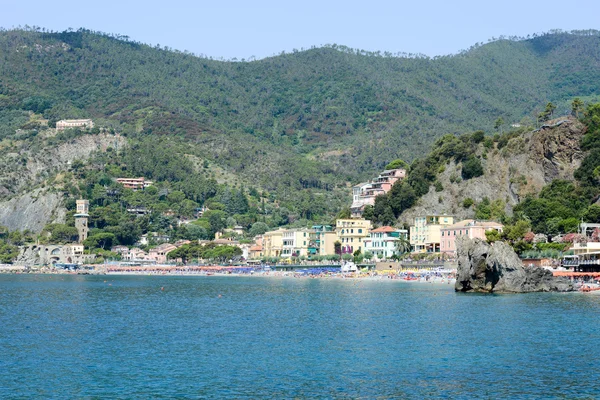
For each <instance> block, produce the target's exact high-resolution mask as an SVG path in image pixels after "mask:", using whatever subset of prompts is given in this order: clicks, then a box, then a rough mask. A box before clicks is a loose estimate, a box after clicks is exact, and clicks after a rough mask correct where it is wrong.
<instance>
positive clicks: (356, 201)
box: [350, 168, 406, 218]
mask: <svg viewBox="0 0 600 400" xmlns="http://www.w3.org/2000/svg"><path fill="white" fill-rule="evenodd" d="M405 177H406V170H405V169H403V168H397V169H386V170H385V171H383V172H382V173H381V174H379V176H378V177H377V178H375V179H374V180H373V181H371V182H365V183H361V184H358V185H356V186H353V187H352V205H351V206H350V211H351V212H352V217H353V218H360V217H361V216H362V213H363V211H364V209H365V206H366V205H373V204H375V197H377V196H379V195H382V194H386V193H387V192H389V191H390V190H391V189H392V186H394V183H396V182H397V181H398V180H401V179H404V178H405Z"/></svg>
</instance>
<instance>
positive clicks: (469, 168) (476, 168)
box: [461, 156, 483, 180]
mask: <svg viewBox="0 0 600 400" xmlns="http://www.w3.org/2000/svg"><path fill="white" fill-rule="evenodd" d="M481 175H483V166H482V165H481V161H479V159H478V158H477V157H473V156H471V157H469V158H468V159H467V161H465V162H464V163H463V166H462V171H461V176H462V178H463V179H464V180H467V179H471V178H476V177H478V176H481Z"/></svg>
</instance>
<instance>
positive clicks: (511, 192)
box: [400, 117, 586, 224]
mask: <svg viewBox="0 0 600 400" xmlns="http://www.w3.org/2000/svg"><path fill="white" fill-rule="evenodd" d="M585 132H586V128H585V126H584V125H583V124H582V123H581V122H579V121H577V120H576V119H575V118H572V117H567V118H562V119H560V120H555V121H550V122H549V124H548V125H546V126H544V127H542V128H541V129H538V130H535V131H531V132H525V133H522V134H520V135H518V136H516V137H514V138H512V139H510V140H509V141H508V144H507V145H506V146H505V147H503V148H502V149H495V148H494V149H490V150H486V149H485V148H484V147H483V146H481V147H480V148H479V150H478V155H480V156H481V159H482V163H483V169H484V175H482V176H480V177H477V178H472V179H468V180H462V179H458V178H460V177H461V171H462V167H461V164H460V163H456V162H454V161H451V162H449V163H448V164H446V165H445V166H444V169H443V172H440V173H439V174H438V176H437V181H438V182H439V184H440V185H441V187H442V188H443V190H442V191H437V190H436V188H435V187H434V185H431V187H430V189H429V193H427V194H425V195H424V196H423V197H421V198H420V199H419V201H418V202H417V204H416V205H415V206H413V207H412V208H410V209H409V210H406V211H405V212H404V213H403V214H402V215H401V217H400V220H401V222H404V223H408V224H412V223H413V222H414V218H415V217H418V216H422V215H428V214H430V213H432V211H434V212H435V213H438V214H447V215H453V216H454V217H455V220H461V219H467V218H473V217H474V214H475V211H474V208H473V207H468V208H465V207H464V206H463V201H464V200H465V199H466V198H470V199H472V200H474V201H475V203H480V202H481V201H482V200H483V199H484V198H486V197H487V198H488V199H489V200H490V201H492V202H493V201H497V200H501V201H502V202H503V203H504V204H505V210H504V211H505V212H506V213H507V214H509V215H510V214H512V209H513V207H514V206H515V205H517V204H519V202H520V201H521V200H522V199H523V198H525V197H526V196H528V195H534V196H535V195H538V194H539V193H540V191H541V190H542V188H543V187H544V186H545V185H546V184H548V183H550V182H551V181H552V180H553V179H565V180H570V181H572V180H573V173H574V172H575V170H577V168H579V166H580V165H581V161H582V160H583V158H584V156H585V154H584V152H583V151H582V150H581V147H580V144H581V138H582V137H583V135H584V134H585Z"/></svg>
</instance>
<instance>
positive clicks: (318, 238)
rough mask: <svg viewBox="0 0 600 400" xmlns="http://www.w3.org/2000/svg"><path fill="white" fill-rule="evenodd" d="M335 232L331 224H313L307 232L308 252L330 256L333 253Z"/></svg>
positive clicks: (335, 239) (335, 238)
mask: <svg viewBox="0 0 600 400" xmlns="http://www.w3.org/2000/svg"><path fill="white" fill-rule="evenodd" d="M336 241H337V234H336V233H335V231H334V230H333V227H332V226H331V225H313V226H312V228H311V230H310V233H309V246H308V254H309V255H316V256H331V255H334V254H335V242H336Z"/></svg>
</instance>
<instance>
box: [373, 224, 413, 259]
mask: <svg viewBox="0 0 600 400" xmlns="http://www.w3.org/2000/svg"><path fill="white" fill-rule="evenodd" d="M400 238H404V239H406V240H408V231H407V230H406V229H396V228H392V227H391V226H382V227H381V228H377V229H373V230H372V231H371V232H370V234H369V237H368V238H366V239H365V240H364V244H365V252H367V251H370V252H371V253H373V255H374V256H375V258H377V259H379V260H385V259H388V258H391V257H392V256H393V255H394V254H396V243H397V242H398V241H399V240H400Z"/></svg>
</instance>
